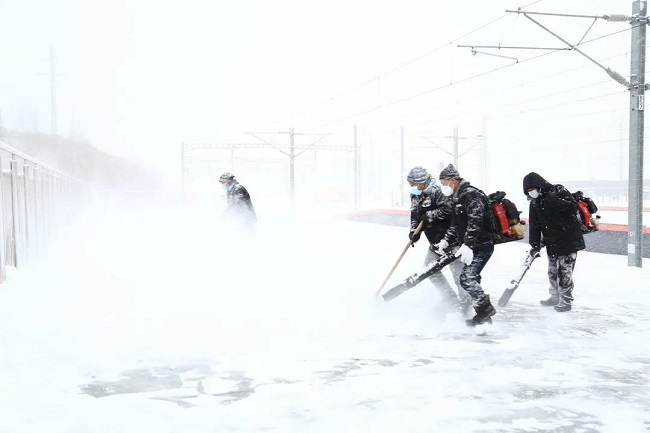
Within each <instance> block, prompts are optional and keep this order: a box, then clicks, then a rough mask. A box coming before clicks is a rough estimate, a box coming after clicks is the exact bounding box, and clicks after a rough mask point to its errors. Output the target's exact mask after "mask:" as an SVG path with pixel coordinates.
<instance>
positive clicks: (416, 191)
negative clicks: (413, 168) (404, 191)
mask: <svg viewBox="0 0 650 433" xmlns="http://www.w3.org/2000/svg"><path fill="white" fill-rule="evenodd" d="M409 192H410V193H411V195H420V194H422V191H420V190H419V189H418V187H417V186H412V187H411V189H410V190H409Z"/></svg>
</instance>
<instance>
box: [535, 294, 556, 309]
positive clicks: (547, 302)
mask: <svg viewBox="0 0 650 433" xmlns="http://www.w3.org/2000/svg"><path fill="white" fill-rule="evenodd" d="M558 302H560V296H559V295H551V297H550V298H548V299H542V300H541V301H539V303H540V304H542V305H543V306H545V307H555V306H556V305H557V303H558Z"/></svg>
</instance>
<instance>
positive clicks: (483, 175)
mask: <svg viewBox="0 0 650 433" xmlns="http://www.w3.org/2000/svg"><path fill="white" fill-rule="evenodd" d="M485 124H486V121H485V116H483V128H482V129H483V130H482V131H481V135H482V136H483V141H482V142H481V187H482V188H484V190H485V191H489V190H490V188H488V173H487V170H488V162H487V158H488V157H487V135H485V134H486V130H485Z"/></svg>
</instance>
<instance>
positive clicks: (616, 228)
mask: <svg viewBox="0 0 650 433" xmlns="http://www.w3.org/2000/svg"><path fill="white" fill-rule="evenodd" d="M598 209H599V210H608V209H606V208H602V207H601V208H598ZM621 209H622V210H627V208H620V209H618V210H621ZM644 209H645V208H644ZM644 212H645V211H644ZM410 214H411V211H410V210H405V209H368V210H362V211H358V212H350V213H347V214H342V215H339V216H340V217H342V218H354V217H361V216H365V215H410ZM522 221H526V223H528V220H527V219H524V220H522ZM599 230H601V231H611V232H626V231H628V230H627V225H625V224H603V223H601V224H600V226H599ZM643 233H650V227H643Z"/></svg>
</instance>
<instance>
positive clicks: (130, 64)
mask: <svg viewBox="0 0 650 433" xmlns="http://www.w3.org/2000/svg"><path fill="white" fill-rule="evenodd" d="M531 3H533V4H531ZM526 5H530V6H528V8H527V9H528V10H530V11H543V12H556V13H567V12H568V13H575V14H588V15H590V14H594V15H602V14H611V13H623V14H630V13H631V7H632V2H631V1H630V2H621V1H615V0H599V1H595V0H589V1H588V0H580V1H570V2H567V1H561V0H540V1H538V2H534V1H532V0H531V1H528V2H519V3H518V2H516V1H503V0H499V1H490V2H485V1H478V0H468V1H464V2H431V1H425V0H407V1H400V2H397V1H376V0H373V1H370V0H356V1H343V0H327V1H321V0H317V1H309V2H304V1H298V0H276V1H263V0H238V1H236V2H233V1H221V0H216V1H214V0H186V1H183V2H180V1H164V2H160V1H145V0H140V1H137V0H132V1H127V0H117V1H112V2H100V1H95V0H0V37H2V39H3V40H4V41H5V43H3V44H2V45H0V56H2V59H3V65H5V67H3V68H2V70H1V71H0V109H1V110H2V120H3V123H4V124H5V125H6V126H7V127H9V128H15V129H38V130H42V131H44V132H48V131H49V129H50V109H49V103H50V93H49V91H50V87H49V77H48V75H47V74H48V72H49V63H48V58H49V46H50V44H52V45H53V46H54V52H55V59H56V69H57V72H58V73H59V74H60V75H59V76H57V108H58V117H59V122H58V130H59V133H60V134H61V135H64V136H66V135H73V136H82V137H86V138H89V139H90V140H92V142H93V143H94V144H95V145H96V146H98V147H100V148H101V149H104V150H106V151H109V152H111V153H116V154H121V155H129V156H132V157H135V158H138V159H146V160H148V161H150V162H151V163H153V164H155V165H157V166H160V167H164V168H166V169H170V170H175V169H176V170H177V168H178V165H179V163H178V159H179V153H180V143H181V142H182V141H210V142H220V143H224V142H232V141H240V142H251V141H254V139H253V138H251V137H250V136H248V135H246V134H245V133H246V132H251V131H263V132H270V131H286V130H288V129H289V128H291V127H294V128H296V129H297V130H300V131H304V132H313V133H316V132H318V133H321V132H322V133H327V134H331V135H332V137H333V138H330V143H331V144H341V143H342V142H343V141H342V140H350V139H351V135H352V132H351V131H352V125H354V124H357V125H359V127H360V131H361V132H360V136H361V137H363V138H364V139H365V140H366V142H368V143H369V142H372V143H374V145H375V146H379V148H382V147H381V146H392V145H393V144H394V143H395V140H397V139H398V138H397V137H398V136H399V128H400V127H401V126H403V127H404V128H405V130H406V136H407V140H408V145H411V146H418V145H419V146H423V145H425V144H427V143H428V142H427V141H424V139H423V137H427V138H428V139H429V140H430V141H433V142H435V143H437V145H438V146H441V147H444V146H448V145H449V143H450V142H449V139H448V138H444V137H445V136H449V135H451V134H452V132H453V126H454V125H458V126H459V135H460V136H466V137H468V138H467V139H466V141H462V140H461V144H462V145H463V146H465V145H466V146H467V147H468V148H469V147H471V146H472V143H471V142H470V140H469V138H470V137H476V136H477V135H481V134H482V132H483V130H482V118H483V116H487V121H486V123H487V131H488V137H490V138H489V140H488V143H489V144H490V149H492V150H493V153H494V154H497V153H499V152H504V151H505V152H507V153H508V155H509V156H511V157H512V156H513V154H518V155H519V156H520V157H521V158H522V159H523V160H526V159H527V158H528V159H529V158H531V154H528V155H526V152H524V150H525V149H527V150H532V151H533V154H532V158H533V159H535V162H536V163H539V159H538V158H539V157H540V156H541V155H545V154H547V153H548V151H549V146H550V147H551V151H554V152H557V151H560V150H563V149H566V148H567V146H568V145H569V144H570V145H571V146H572V147H573V146H574V144H575V143H583V144H580V146H584V147H583V148H580V149H577V150H576V152H577V153H574V154H571V155H568V154H567V155H566V157H567V158H568V159H572V158H575V157H576V155H580V154H585V153H592V154H593V155H596V154H598V155H601V156H600V157H598V158H597V159H598V161H597V162H596V163H595V164H596V165H595V166H594V167H593V169H592V171H595V172H603V171H605V170H607V169H608V168H611V170H612V173H610V177H612V178H618V175H619V174H618V172H619V171H620V170H618V169H616V167H612V158H618V157H619V154H620V148H621V143H623V144H624V145H626V142H624V141H622V138H623V137H625V138H626V137H627V106H628V104H629V102H628V96H627V93H626V92H625V89H624V88H623V87H622V86H620V85H619V84H618V83H616V82H614V81H613V80H611V79H610V78H609V77H607V76H606V75H605V74H604V72H603V71H602V69H600V68H599V67H598V66H596V65H593V64H590V62H589V61H588V60H587V59H585V58H584V57H582V56H580V55H579V54H578V53H575V52H571V53H569V52H560V53H554V54H552V55H548V56H547V57H545V58H542V59H537V60H534V61H524V62H522V60H525V59H527V58H530V57H533V56H536V55H539V54H542V53H543V52H540V51H533V50H490V49H485V50H479V51H484V52H489V53H492V54H498V55H501V56H507V57H511V59H507V58H504V57H495V56H491V55H487V54H481V53H478V54H476V55H474V56H472V54H471V50H470V49H469V48H458V47H457V45H458V44H468V45H480V44H486V45H499V44H501V45H504V46H505V45H517V46H551V47H562V46H563V44H562V43H561V42H560V41H558V40H557V39H555V38H554V37H553V36H551V35H549V34H548V33H546V32H545V31H544V30H542V29H541V28H539V27H537V26H536V25H535V24H534V23H532V22H531V21H528V20H526V19H525V18H524V17H523V16H517V15H516V14H508V15H507V16H504V15H506V14H505V10H506V9H517V8H518V7H520V6H526ZM538 19H539V20H540V21H541V22H543V23H544V24H545V25H547V26H548V27H549V28H552V29H553V30H554V31H556V32H557V33H558V34H561V35H562V36H563V37H566V38H567V39H569V40H570V41H571V42H574V43H575V42H577V41H579V40H580V39H581V38H582V37H583V36H584V34H585V32H586V31H587V30H588V29H589V26H590V25H591V23H592V20H590V19H558V18H552V17H539V18H538ZM495 20H496V21H495ZM493 21H494V22H493ZM489 23H491V24H489ZM486 24H489V25H488V26H486V27H485V28H483V29H480V30H478V31H476V32H473V33H472V34H470V35H468V36H466V37H464V38H460V39H459V37H460V36H462V35H465V34H467V33H468V32H472V31H474V30H476V29H478V28H480V27H481V26H483V25H486ZM626 29H628V30H629V25H628V24H627V23H608V22H604V21H602V20H598V21H597V22H595V23H594V26H593V28H591V30H590V31H589V33H588V34H587V36H586V37H585V40H589V39H593V38H596V37H599V36H603V35H608V34H611V33H613V32H616V31H620V30H626ZM583 49H584V50H585V51H586V52H588V53H589V54H590V55H591V56H592V57H594V58H595V59H597V60H599V61H603V62H604V64H605V66H608V67H612V69H614V70H617V71H618V72H619V73H621V74H622V75H628V74H629V50H630V32H629V31H625V32H623V33H621V34H619V35H613V36H609V37H606V38H603V39H601V40H598V41H594V42H591V43H589V44H585V45H584V48H583ZM477 50H478V49H477ZM517 60H519V62H520V63H519V64H517V65H515V64H514V63H515V62H516V61H517ZM501 67H503V68H504V69H502V70H497V69H499V68H501ZM570 70H573V72H567V71H570ZM482 74H485V75H482ZM554 74H558V75H557V77H556V78H552V77H551V76H553V75H554ZM476 75H481V76H480V77H476V78H472V77H474V76H476ZM532 81H535V83H536V84H534V85H533V86H531V85H530V82H532ZM451 83H456V84H454V85H451ZM517 84H520V85H521V87H520V89H519V90H518V89H513V86H515V87H516V85H517ZM578 87H580V88H584V89H583V90H582V91H576V90H575V89H576V88H578ZM500 89H508V90H501V91H500ZM551 93H558V95H556V96H553V97H550V99H549V97H548V95H549V94H551ZM418 94H422V95H420V96H415V95H418ZM603 95H610V96H603ZM593 96H602V98H601V99H596V100H592V101H586V102H584V103H583V104H582V105H575V103H572V104H569V105H568V106H567V105H566V104H567V103H568V102H571V101H576V100H580V99H588V98H589V97H593ZM402 100H403V101H402ZM400 101H401V102H400ZM518 101H519V102H518ZM521 101H525V102H524V103H523V105H522V103H521ZM507 104H512V105H510V108H507V107H501V108H498V109H497V107H499V106H506V105H507ZM380 106H381V107H383V108H381V109H380V108H379V107H380ZM544 106H545V107H549V106H551V107H553V106H555V107H557V109H551V110H550V111H549V109H548V108H544ZM562 107H564V108H562ZM508 110H510V111H508ZM535 110H537V111H535ZM589 110H591V111H593V112H597V113H600V114H599V115H593V116H589V117H587V119H588V121H584V117H583V118H580V117H579V118H578V119H579V120H576V119H575V117H574V116H576V115H581V114H584V113H588V112H589ZM360 113H365V114H360ZM513 113H519V117H517V116H515V115H514V114H513ZM451 114H453V116H450V115H451ZM569 116H572V117H571V118H572V119H573V120H567V119H566V118H567V117H569ZM563 119H564V120H563ZM603 122H608V124H607V125H604V124H603ZM535 125H537V126H535ZM536 128H538V129H539V131H537V130H536ZM599 128H603V129H601V130H599ZM550 130H553V131H555V132H554V135H548V134H549V131H550ZM337 134H338V135H337ZM364 134H365V135H364ZM545 134H546V136H545ZM581 137H583V138H584V139H583V140H582V142H581ZM594 137H597V138H600V139H605V141H608V142H609V144H607V143H606V145H605V146H606V147H596V148H595V149H594V148H593V146H592V145H589V144H588V143H589V142H590V141H593V140H594V139H595V138H594ZM565 139H567V140H569V139H570V141H569V142H567V141H564V140H565ZM386 143H388V144H386ZM553 143H555V146H556V147H555V148H554V147H553ZM346 144H349V143H346ZM429 146H430V144H429ZM590 149H591V150H590ZM394 150H395V149H393V150H391V152H393V151H394ZM447 150H450V149H447ZM461 150H462V149H461ZM593 150H595V151H594V152H592V151H593ZM535 152H536V153H535ZM603 154H604V155H605V156H604V157H603V156H602V155H603ZM418 157H419V156H418V154H417V152H416V151H414V153H413V155H412V157H411V159H413V161H411V159H408V158H407V164H413V163H415V162H416V161H415V159H417V158H418ZM436 158H437V157H436ZM434 159H435V158H434ZM466 159H467V160H468V163H467V164H466V167H474V165H475V166H476V167H478V164H479V163H478V162H476V163H475V162H470V159H471V158H470V156H467V157H466ZM474 159H475V160H476V161H478V155H477V158H474ZM420 163H421V164H422V165H427V164H426V163H425V162H420ZM519 163H521V161H519ZM472 164H474V165H472ZM598 164H600V165H598ZM429 165H434V162H433V160H432V162H431V163H430V164H429ZM573 166H574V164H572V165H567V166H565V167H561V168H560V171H558V172H557V173H556V172H552V173H549V174H551V175H552V176H557V177H561V176H562V170H564V172H566V171H567V169H568V168H571V167H573ZM528 168H529V167H524V168H522V169H523V170H525V169H528ZM538 170H540V171H544V170H543V168H538ZM547 173H548V171H547ZM461 174H462V173H461ZM590 175H591V173H589V172H584V173H581V174H580V175H579V176H580V177H583V178H588V177H590ZM569 177H570V176H569Z"/></svg>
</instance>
